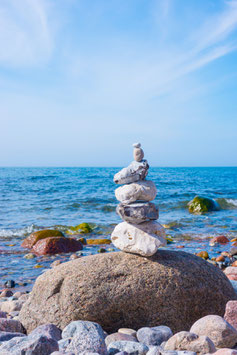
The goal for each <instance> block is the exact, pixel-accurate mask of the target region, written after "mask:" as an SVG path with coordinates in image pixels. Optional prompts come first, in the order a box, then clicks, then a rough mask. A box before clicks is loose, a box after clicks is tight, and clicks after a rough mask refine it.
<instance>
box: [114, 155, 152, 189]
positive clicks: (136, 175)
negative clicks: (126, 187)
mask: <svg viewBox="0 0 237 355" xmlns="http://www.w3.org/2000/svg"><path fill="white" fill-rule="evenodd" d="M148 169H149V165H148V163H147V160H142V161H141V162H137V161H133V162H132V163H131V164H130V165H129V166H128V167H126V168H123V169H122V170H120V171H119V172H118V173H117V174H115V175H114V182H115V183H116V184H129V183H131V182H136V181H139V180H144V179H145V177H146V176H147V174H148Z"/></svg>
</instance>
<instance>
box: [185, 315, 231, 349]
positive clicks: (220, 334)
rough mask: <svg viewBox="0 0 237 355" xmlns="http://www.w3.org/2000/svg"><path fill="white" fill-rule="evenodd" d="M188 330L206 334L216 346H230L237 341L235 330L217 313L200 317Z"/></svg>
mask: <svg viewBox="0 0 237 355" xmlns="http://www.w3.org/2000/svg"><path fill="white" fill-rule="evenodd" d="M190 332H192V333H195V334H198V335H206V336H208V337H209V338H210V339H211V340H212V341H213V343H214V345H215V346H216V347H217V348H231V347H232V346H234V345H235V344H236V343H237V330H236V329H235V328H233V327H232V326H231V325H230V324H229V323H228V322H227V321H226V320H225V319H224V318H222V317H220V316H217V315H208V316H205V317H203V318H200V319H199V320H197V321H196V322H195V323H194V324H193V325H192V327H191V329H190Z"/></svg>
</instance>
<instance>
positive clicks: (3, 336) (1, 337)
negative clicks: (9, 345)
mask: <svg viewBox="0 0 237 355" xmlns="http://www.w3.org/2000/svg"><path fill="white" fill-rule="evenodd" d="M25 336H26V335H25V334H22V333H13V332H0V343H2V342H3V341H8V340H11V339H12V338H15V337H25Z"/></svg>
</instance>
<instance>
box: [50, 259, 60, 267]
mask: <svg viewBox="0 0 237 355" xmlns="http://www.w3.org/2000/svg"><path fill="white" fill-rule="evenodd" d="M60 264H61V261H60V260H54V261H53V262H52V263H51V264H50V267H52V268H53V267H55V266H58V265H60Z"/></svg>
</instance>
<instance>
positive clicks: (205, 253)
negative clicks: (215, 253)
mask: <svg viewBox="0 0 237 355" xmlns="http://www.w3.org/2000/svg"><path fill="white" fill-rule="evenodd" d="M197 256H200V258H202V259H204V260H207V259H208V258H209V255H208V252H207V251H205V250H203V251H200V252H199V253H197Z"/></svg>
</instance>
